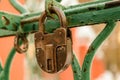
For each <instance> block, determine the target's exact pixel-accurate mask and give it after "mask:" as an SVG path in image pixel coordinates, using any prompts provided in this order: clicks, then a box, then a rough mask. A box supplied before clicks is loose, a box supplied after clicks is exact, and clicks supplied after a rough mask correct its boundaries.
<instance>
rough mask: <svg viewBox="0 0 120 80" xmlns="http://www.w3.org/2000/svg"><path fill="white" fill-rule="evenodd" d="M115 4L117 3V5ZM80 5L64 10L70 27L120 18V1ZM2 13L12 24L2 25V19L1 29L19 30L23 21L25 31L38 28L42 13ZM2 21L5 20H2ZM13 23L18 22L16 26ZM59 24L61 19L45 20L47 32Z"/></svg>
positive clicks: (32, 30)
mask: <svg viewBox="0 0 120 80" xmlns="http://www.w3.org/2000/svg"><path fill="white" fill-rule="evenodd" d="M113 4H117V6H116V5H113ZM82 5H83V4H82ZM79 6H80V7H79ZM79 6H76V7H73V8H71V9H70V8H66V9H65V10H64V13H65V15H66V17H67V21H68V27H69V28H72V27H78V26H84V25H91V24H99V23H106V22H107V21H109V20H115V21H118V20H120V1H108V2H100V3H98V4H94V3H92V2H91V4H88V5H87V4H86V5H83V6H81V5H79ZM111 6H112V7H111ZM1 13H2V12H0V16H7V18H8V19H9V20H10V24H9V25H2V26H1V24H2V23H1V21H0V29H3V28H6V29H5V30H9V31H17V30H18V26H19V25H21V23H22V27H23V30H24V32H25V33H28V32H34V31H37V30H38V19H39V16H40V13H34V14H26V15H21V16H16V15H9V14H1ZM34 20H35V21H34ZM2 22H4V21H3V20H2ZM13 24H17V25H16V27H15V28H14V26H13ZM59 25H60V24H59V20H47V21H46V22H45V29H46V31H47V32H52V31H53V30H55V29H56V28H58V27H59ZM5 35H7V36H9V35H10V34H9V33H7V34H5ZM5 35H4V33H3V34H0V36H5Z"/></svg>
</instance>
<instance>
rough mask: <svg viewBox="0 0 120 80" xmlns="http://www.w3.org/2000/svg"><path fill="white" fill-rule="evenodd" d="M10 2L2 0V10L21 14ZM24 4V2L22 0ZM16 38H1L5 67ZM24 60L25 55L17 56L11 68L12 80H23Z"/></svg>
mask: <svg viewBox="0 0 120 80" xmlns="http://www.w3.org/2000/svg"><path fill="white" fill-rule="evenodd" d="M8 1H9V0H1V2H0V10H4V11H8V12H11V13H14V14H19V12H18V11H16V10H15V9H14V8H13V7H12V6H11V5H10V3H9V2H8ZM21 2H22V3H23V0H21ZM13 42H14V37H6V38H0V59H1V61H2V66H4V65H5V61H6V59H7V57H8V54H9V52H10V51H11V49H12V47H13V44H14V43H13ZM23 58H24V55H23V54H22V55H21V54H16V55H15V57H14V61H13V63H12V66H11V69H10V70H11V71H10V80H23Z"/></svg>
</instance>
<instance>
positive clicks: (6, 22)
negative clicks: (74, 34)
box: [0, 0, 120, 80]
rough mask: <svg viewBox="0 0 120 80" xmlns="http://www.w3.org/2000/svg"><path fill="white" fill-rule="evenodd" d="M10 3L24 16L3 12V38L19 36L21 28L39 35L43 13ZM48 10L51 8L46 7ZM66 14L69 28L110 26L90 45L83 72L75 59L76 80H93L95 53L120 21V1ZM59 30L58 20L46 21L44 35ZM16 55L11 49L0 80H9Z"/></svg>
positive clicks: (69, 10)
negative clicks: (91, 74) (31, 12)
mask: <svg viewBox="0 0 120 80" xmlns="http://www.w3.org/2000/svg"><path fill="white" fill-rule="evenodd" d="M10 1H11V3H12V5H14V7H15V8H17V10H18V11H19V12H20V13H25V14H22V15H13V14H10V13H7V12H0V37H6V36H11V35H16V33H17V31H18V30H19V26H20V25H22V29H23V33H29V32H36V31H38V19H39V17H40V14H41V12H39V13H33V14H30V13H28V12H27V11H26V10H25V9H24V8H23V7H22V6H20V5H19V4H17V3H16V0H10ZM13 3H14V4H13ZM55 4H56V3H54V5H55ZM46 9H48V7H46ZM63 11H64V13H65V15H66V17H67V21H68V28H72V27H78V26H84V25H91V24H99V23H106V24H107V25H106V27H105V28H104V30H103V31H102V32H101V33H100V34H99V35H98V37H97V38H96V39H95V41H94V42H93V43H92V44H91V46H90V48H89V50H88V52H87V55H86V57H85V60H84V63H83V66H82V68H80V66H79V64H78V62H77V60H76V57H75V58H74V60H73V63H72V68H73V73H74V79H75V80H90V67H91V64H92V60H93V57H94V56H95V52H96V50H97V48H98V47H99V46H100V44H101V43H102V42H103V41H104V40H105V39H106V38H107V37H108V35H109V34H110V33H111V32H112V30H113V28H114V27H115V22H116V21H119V20H120V1H119V0H118V1H111V0H100V1H95V2H90V3H85V4H80V5H76V6H70V7H67V8H64V9H63ZM51 26H52V27H51ZM58 26H60V22H59V20H58V19H56V20H47V21H46V22H45V31H46V32H48V33H49V32H53V31H54V30H55V29H57V28H58ZM14 55H15V49H12V51H11V53H10V54H9V55H8V58H7V61H6V64H5V67H4V68H2V66H0V80H9V71H10V65H11V62H12V59H13V57H14ZM0 65H1V64H0Z"/></svg>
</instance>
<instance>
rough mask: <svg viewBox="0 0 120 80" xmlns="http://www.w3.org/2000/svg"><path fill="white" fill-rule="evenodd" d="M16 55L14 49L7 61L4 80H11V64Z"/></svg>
mask: <svg viewBox="0 0 120 80" xmlns="http://www.w3.org/2000/svg"><path fill="white" fill-rule="evenodd" d="M15 53H16V51H15V49H14V48H13V49H12V50H11V52H10V54H9V55H8V58H7V60H6V63H5V67H4V80H9V76H10V75H9V73H10V66H11V63H12V60H13V57H14V55H15Z"/></svg>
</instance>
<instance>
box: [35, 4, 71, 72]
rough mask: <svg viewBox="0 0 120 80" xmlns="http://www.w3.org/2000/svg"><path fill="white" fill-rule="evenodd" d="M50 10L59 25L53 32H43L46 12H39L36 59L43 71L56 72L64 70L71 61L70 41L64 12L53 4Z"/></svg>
mask: <svg viewBox="0 0 120 80" xmlns="http://www.w3.org/2000/svg"><path fill="white" fill-rule="evenodd" d="M50 12H52V13H55V14H57V16H58V17H59V19H60V24H61V25H60V28H57V29H56V30H54V32H53V33H45V28H44V22H45V20H46V18H47V13H46V12H43V13H42V14H41V17H40V20H39V31H38V32H36V33H35V47H36V59H37V62H38V64H39V66H40V68H41V69H42V70H43V71H45V72H47V73H58V72H61V71H64V70H65V69H66V68H67V67H68V65H70V63H71V61H72V56H73V55H72V41H71V37H70V36H68V34H67V20H66V17H65V15H64V13H63V12H62V11H61V10H60V9H59V8H57V7H54V6H53V7H51V8H50Z"/></svg>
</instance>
